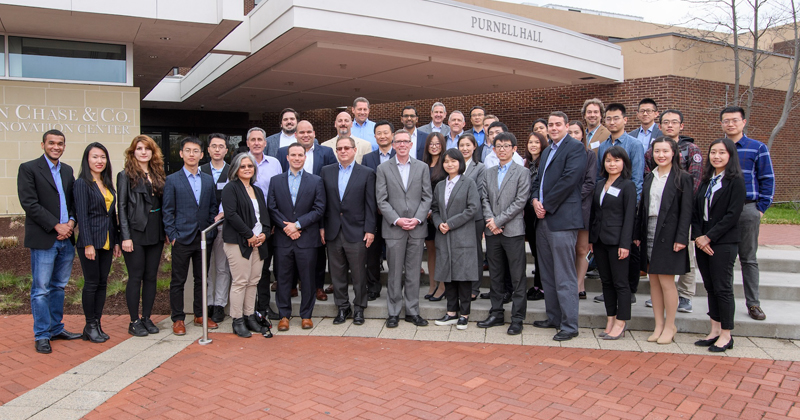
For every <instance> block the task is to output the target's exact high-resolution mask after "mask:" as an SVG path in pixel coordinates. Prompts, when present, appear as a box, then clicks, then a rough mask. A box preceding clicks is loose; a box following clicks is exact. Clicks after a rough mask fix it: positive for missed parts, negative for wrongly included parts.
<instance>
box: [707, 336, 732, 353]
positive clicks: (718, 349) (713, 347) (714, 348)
mask: <svg viewBox="0 0 800 420" xmlns="http://www.w3.org/2000/svg"><path fill="white" fill-rule="evenodd" d="M728 349H731V350H732V349H733V337H731V341H728V344H725V345H724V346H722V347H717V345H716V344H712V345H711V347H709V348H708V351H710V352H712V353H722V352H724V351H725V350H728Z"/></svg>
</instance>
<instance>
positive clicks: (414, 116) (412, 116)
mask: <svg viewBox="0 0 800 420" xmlns="http://www.w3.org/2000/svg"><path fill="white" fill-rule="evenodd" d="M402 117H403V118H417V116H416V115H413V114H403V115H402Z"/></svg>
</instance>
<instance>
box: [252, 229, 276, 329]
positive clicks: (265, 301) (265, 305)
mask: <svg viewBox="0 0 800 420" xmlns="http://www.w3.org/2000/svg"><path fill="white" fill-rule="evenodd" d="M267 254H268V255H267V258H265V259H264V267H263V268H262V269H261V279H260V280H259V281H258V286H256V310H257V311H258V312H262V313H264V314H266V313H267V310H268V309H269V298H270V296H269V295H270V290H269V282H270V280H269V265H270V262H271V261H272V260H273V258H272V257H273V256H274V255H275V242H274V239H273V237H270V238H269V239H268V240H267ZM274 264H275V266H274V267H273V270H274V271H275V272H276V273H277V272H278V267H277V266H278V260H277V259H276V260H275V261H274Z"/></svg>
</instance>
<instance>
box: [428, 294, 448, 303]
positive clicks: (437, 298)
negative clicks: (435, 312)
mask: <svg viewBox="0 0 800 420" xmlns="http://www.w3.org/2000/svg"><path fill="white" fill-rule="evenodd" d="M442 299H444V293H442V295H441V296H439V297H436V296H431V298H430V299H428V300H429V301H431V302H438V301H440V300H442Z"/></svg>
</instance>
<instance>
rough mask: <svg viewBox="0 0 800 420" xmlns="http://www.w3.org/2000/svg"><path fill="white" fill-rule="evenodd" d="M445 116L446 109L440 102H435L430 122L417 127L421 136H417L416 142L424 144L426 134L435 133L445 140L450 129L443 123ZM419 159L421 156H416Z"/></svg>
mask: <svg viewBox="0 0 800 420" xmlns="http://www.w3.org/2000/svg"><path fill="white" fill-rule="evenodd" d="M445 116H447V109H446V108H445V107H444V104H443V103H441V102H435V103H434V104H433V106H432V107H431V122H430V124H425V125H423V126H422V127H419V128H418V130H419V132H420V134H422V136H420V135H417V141H422V142H423V143H424V142H425V140H424V139H426V138H428V134H430V133H433V132H437V133H442V135H443V136H445V138H447V135H448V134H450V127H449V126H448V125H447V124H445V123H444V117H445ZM417 158H418V159H421V158H422V156H417Z"/></svg>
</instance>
